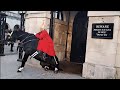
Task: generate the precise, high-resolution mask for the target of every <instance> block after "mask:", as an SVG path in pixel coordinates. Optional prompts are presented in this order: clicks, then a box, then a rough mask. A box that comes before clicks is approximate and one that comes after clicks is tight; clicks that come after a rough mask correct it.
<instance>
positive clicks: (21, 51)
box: [17, 47, 23, 62]
mask: <svg viewBox="0 0 120 90" xmlns="http://www.w3.org/2000/svg"><path fill="white" fill-rule="evenodd" d="M22 56H23V47H19V58H18V60H17V61H20V62H22Z"/></svg>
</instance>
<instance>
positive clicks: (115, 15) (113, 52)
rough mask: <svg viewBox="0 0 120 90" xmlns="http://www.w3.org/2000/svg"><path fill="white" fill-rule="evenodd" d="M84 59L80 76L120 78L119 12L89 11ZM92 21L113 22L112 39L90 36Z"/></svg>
mask: <svg viewBox="0 0 120 90" xmlns="http://www.w3.org/2000/svg"><path fill="white" fill-rule="evenodd" d="M88 16H89V24H88V34H87V48H86V59H85V63H84V64H83V73H82V76H83V77H85V78H90V79H118V78H119V79H120V17H119V16H120V12H119V11H90V12H88ZM93 23H114V28H113V39H96V38H91V37H92V24H93Z"/></svg>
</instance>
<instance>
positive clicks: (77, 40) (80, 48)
mask: <svg viewBox="0 0 120 90" xmlns="http://www.w3.org/2000/svg"><path fill="white" fill-rule="evenodd" d="M87 23H88V17H87V11H79V12H78V13H77V14H76V16H75V18H74V22H73V30H72V43H71V53H70V61H71V62H76V63H84V62H85V53H86V40H87Z"/></svg>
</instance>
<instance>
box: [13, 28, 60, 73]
mask: <svg viewBox="0 0 120 90" xmlns="http://www.w3.org/2000/svg"><path fill="white" fill-rule="evenodd" d="M16 40H20V47H22V48H23V51H24V52H25V54H24V57H23V60H22V64H21V66H20V67H19V68H18V72H21V71H22V69H23V68H24V66H25V63H26V61H27V59H28V57H29V56H31V55H33V54H34V53H35V52H36V51H37V45H38V41H39V39H38V38H37V37H36V36H35V35H34V34H30V33H27V32H24V31H21V30H20V31H14V32H13V33H12V35H11V41H13V42H15V41H16ZM34 58H35V59H37V60H39V61H40V65H41V66H42V67H43V68H45V70H46V69H48V68H50V69H53V70H54V72H55V73H56V72H58V70H59V61H58V58H57V56H55V57H53V56H49V55H47V54H45V53H44V52H42V51H39V53H38V54H37V55H36V56H34Z"/></svg>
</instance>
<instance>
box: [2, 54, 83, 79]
mask: <svg viewBox="0 0 120 90" xmlns="http://www.w3.org/2000/svg"><path fill="white" fill-rule="evenodd" d="M17 59H18V55H17V54H14V55H6V56H1V57H0V65H1V66H0V70H1V71H0V78H1V79H84V78H82V77H81V76H80V75H77V74H68V73H65V72H59V73H58V74H54V72H53V71H44V69H43V68H41V66H40V65H39V62H37V60H36V62H37V64H38V65H39V66H38V65H37V64H34V63H33V64H32V65H31V64H29V63H26V66H25V68H24V70H23V72H21V73H17V68H18V67H19V66H20V64H21V62H18V61H17ZM31 60H32V59H31ZM33 60H34V59H33ZM28 62H29V61H28Z"/></svg>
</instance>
